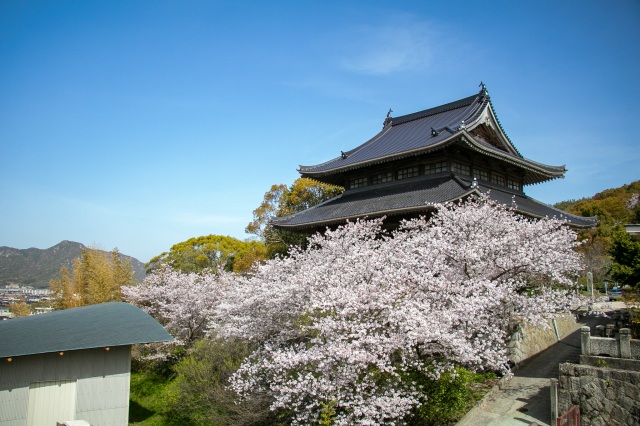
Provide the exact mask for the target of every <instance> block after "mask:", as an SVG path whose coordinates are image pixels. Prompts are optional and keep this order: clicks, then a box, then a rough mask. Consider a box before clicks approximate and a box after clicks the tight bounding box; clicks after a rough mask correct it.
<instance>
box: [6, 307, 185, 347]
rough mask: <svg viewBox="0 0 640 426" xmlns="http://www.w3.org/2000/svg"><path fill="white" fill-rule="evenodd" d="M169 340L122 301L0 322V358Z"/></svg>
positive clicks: (153, 322) (152, 322)
mask: <svg viewBox="0 0 640 426" xmlns="http://www.w3.org/2000/svg"><path fill="white" fill-rule="evenodd" d="M172 340H173V337H171V335H170V334H169V333H168V332H167V331H166V330H165V329H164V328H163V327H162V326H161V325H160V324H159V323H158V322H157V321H156V320H155V319H153V318H152V317H151V316H149V315H148V314H147V313H146V312H144V311H142V310H140V309H138V308H136V307H135V306H133V305H130V304H128V303H123V302H110V303H102V304H99V305H89V306H83V307H80V308H74V309H67V310H63V311H54V312H49V313H46V314H40V315H31V316H28V317H22V318H15V319H11V320H6V321H0V358H7V357H15V356H22V355H33V354H39V353H48V352H63V351H72V350H78V349H90V348H100V347H107V346H109V347H112V346H123V345H133V344H137V343H152V342H169V341H172Z"/></svg>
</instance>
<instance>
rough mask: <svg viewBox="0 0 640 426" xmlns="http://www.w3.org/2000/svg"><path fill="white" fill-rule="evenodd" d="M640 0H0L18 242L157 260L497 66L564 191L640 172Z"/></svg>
mask: <svg viewBox="0 0 640 426" xmlns="http://www.w3.org/2000/svg"><path fill="white" fill-rule="evenodd" d="M639 44H640V2H638V1H613V2H603V1H588V0H587V1H564V2H557V1H535V2H524V1H521V2H520V1H487V2H485V1H474V2H461V1H442V2H439V1H430V2H425V1H401V0H396V1H393V2H390V1H351V2H346V1H316V2H312V1H273V2H249V1H238V2H230V1H144V0H140V1H64V0H61V1H55V2H51V1H42V2H39V1H9V0H0V246H2V245H5V246H10V247H16V248H28V247H37V248H47V247H50V246H53V245H55V244H57V243H58V242H60V241H62V240H65V239H66V240H72V241H78V242H81V243H83V244H86V245H91V244H93V245H97V246H100V247H102V248H104V249H107V250H110V249H112V248H114V247H117V248H118V249H119V250H120V251H121V252H123V253H125V254H129V255H132V256H134V257H136V258H138V259H139V260H141V261H143V262H146V261H148V260H149V259H150V258H151V257H153V256H155V255H158V254H160V253H162V252H163V251H166V250H168V249H169V248H170V247H171V245H173V244H175V243H178V242H181V241H184V240H186V239H188V238H190V237H194V236H200V235H208V234H221V235H230V236H233V237H236V238H240V239H244V238H247V237H248V235H246V234H245V233H244V228H245V226H246V225H247V223H248V222H249V221H250V220H251V218H252V211H253V209H255V208H256V207H257V206H258V205H259V204H260V202H261V201H262V198H263V195H264V193H265V192H266V191H267V190H268V189H269V187H270V186H271V185H272V184H275V183H285V184H291V183H292V182H293V181H294V180H295V179H296V178H297V177H298V173H297V171H296V169H297V168H298V166H299V165H300V164H303V165H312V164H316V163H319V162H323V161H326V160H329V159H331V158H333V157H335V156H337V155H338V154H339V153H340V151H346V150H348V149H351V148H354V147H355V146H357V145H359V144H360V143H362V142H364V141H365V140H367V139H368V138H370V137H371V136H373V135H374V134H375V133H377V132H378V131H379V130H380V128H381V125H382V122H383V120H384V118H385V115H386V113H387V111H388V109H389V108H392V109H393V111H394V112H393V115H395V116H399V115H404V114H408V113H411V112H415V111H418V110H422V109H426V108H429V107H432V106H436V105H440V104H442V103H446V102H450V101H453V100H457V99H460V98H462V97H466V96H469V95H471V94H474V93H476V92H477V91H478V90H479V89H478V84H479V83H480V81H484V82H485V83H486V84H487V88H488V90H489V93H490V95H491V97H492V100H493V103H494V106H495V108H496V111H497V114H498V117H499V118H500V121H501V122H502V125H503V127H504V128H505V130H506V132H507V134H508V135H509V137H510V138H511V140H512V141H513V143H514V144H515V145H516V147H517V148H518V149H519V150H520V152H521V153H522V154H523V155H524V156H525V157H527V158H530V159H532V160H535V161H538V162H542V163H546V164H551V165H561V164H566V167H567V169H568V172H567V174H566V178H565V179H562V180H556V181H551V182H547V183H544V184H540V185H535V186H533V187H528V188H526V189H525V191H526V193H527V194H528V195H530V196H532V197H534V198H537V199H539V200H542V201H544V202H547V203H554V202H557V201H561V200H565V199H571V198H581V197H586V196H592V195H593V194H595V193H596V192H599V191H601V190H603V189H606V188H611V187H617V186H620V185H623V184H625V183H630V182H632V181H634V180H638V179H640V167H639V164H640V149H639V147H640V144H639V143H638V137H637V134H636V131H635V127H634V126H635V125H636V122H637V117H638V116H640V101H639V100H640V96H639V95H640V83H639V81H640V49H639V48H638V45H639Z"/></svg>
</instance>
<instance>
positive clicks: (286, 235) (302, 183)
mask: <svg viewBox="0 0 640 426" xmlns="http://www.w3.org/2000/svg"><path fill="white" fill-rule="evenodd" d="M343 191H344V188H342V187H340V186H336V185H329V184H326V183H322V182H318V181H315V180H312V179H307V178H299V179H296V181H295V182H293V184H292V185H291V186H290V187H287V186H286V185H284V184H279V185H272V186H271V189H270V190H269V191H268V192H267V193H265V194H264V200H263V201H262V203H261V204H260V206H259V207H258V208H257V209H255V210H254V211H253V220H252V221H251V222H250V223H249V225H247V227H246V228H245V231H246V232H247V233H249V234H255V235H257V236H258V237H260V238H261V239H262V241H264V243H265V244H266V246H267V255H268V257H269V258H273V257H275V256H277V255H283V254H286V253H287V251H288V249H289V247H290V246H294V245H296V246H304V245H305V243H306V240H307V237H308V234H304V233H299V232H290V231H284V230H280V229H276V228H274V227H272V226H271V220H272V219H273V218H275V217H282V216H288V215H291V214H293V213H297V212H301V211H303V210H306V209H308V208H310V207H313V206H315V205H317V204H320V203H321V202H323V201H325V200H328V199H330V198H333V197H336V196H338V195H340V194H342V192H343Z"/></svg>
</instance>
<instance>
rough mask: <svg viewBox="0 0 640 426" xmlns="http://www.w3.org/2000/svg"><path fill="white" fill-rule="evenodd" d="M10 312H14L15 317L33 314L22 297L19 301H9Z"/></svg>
mask: <svg viewBox="0 0 640 426" xmlns="http://www.w3.org/2000/svg"><path fill="white" fill-rule="evenodd" d="M9 312H11V314H13V317H14V318H19V317H26V316H27V315H31V308H30V307H29V305H28V304H27V302H25V301H24V299H20V300H19V301H17V302H12V303H9Z"/></svg>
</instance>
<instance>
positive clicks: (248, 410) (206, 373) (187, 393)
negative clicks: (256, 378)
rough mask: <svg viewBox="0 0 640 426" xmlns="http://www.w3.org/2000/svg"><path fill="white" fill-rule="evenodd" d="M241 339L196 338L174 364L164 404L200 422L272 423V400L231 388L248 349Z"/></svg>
mask: <svg viewBox="0 0 640 426" xmlns="http://www.w3.org/2000/svg"><path fill="white" fill-rule="evenodd" d="M251 349H252V348H251V346H250V345H249V344H248V343H247V342H245V341H241V340H235V339H228V340H219V339H216V338H215V337H210V338H204V339H202V340H200V341H198V342H197V343H196V344H195V345H194V347H193V349H192V350H191V351H190V353H189V355H188V356H187V357H185V358H183V359H182V360H181V361H180V362H178V364H177V365H176V366H175V367H174V371H175V374H176V379H175V381H174V382H172V384H171V389H169V392H168V398H167V400H168V401H167V402H168V404H167V408H168V410H169V411H170V412H173V413H174V415H175V414H177V415H178V416H181V417H185V418H187V419H189V420H191V421H192V422H193V423H194V424H199V425H205V424H210V425H221V426H223V425H229V426H231V425H233V426H236V425H254V426H258V425H265V426H266V425H273V424H277V423H276V422H275V420H276V419H275V415H274V413H273V412H271V411H270V410H269V406H270V403H271V402H272V400H271V399H270V398H268V397H267V396H266V395H256V396H253V397H251V398H246V399H243V400H239V399H238V395H237V394H236V393H235V392H234V391H233V390H232V389H231V388H230V386H229V378H230V377H231V376H232V375H233V374H234V373H235V372H236V370H237V369H238V367H240V364H241V363H242V361H243V360H244V359H245V358H246V357H247V356H248V355H249V354H250V353H251Z"/></svg>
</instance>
